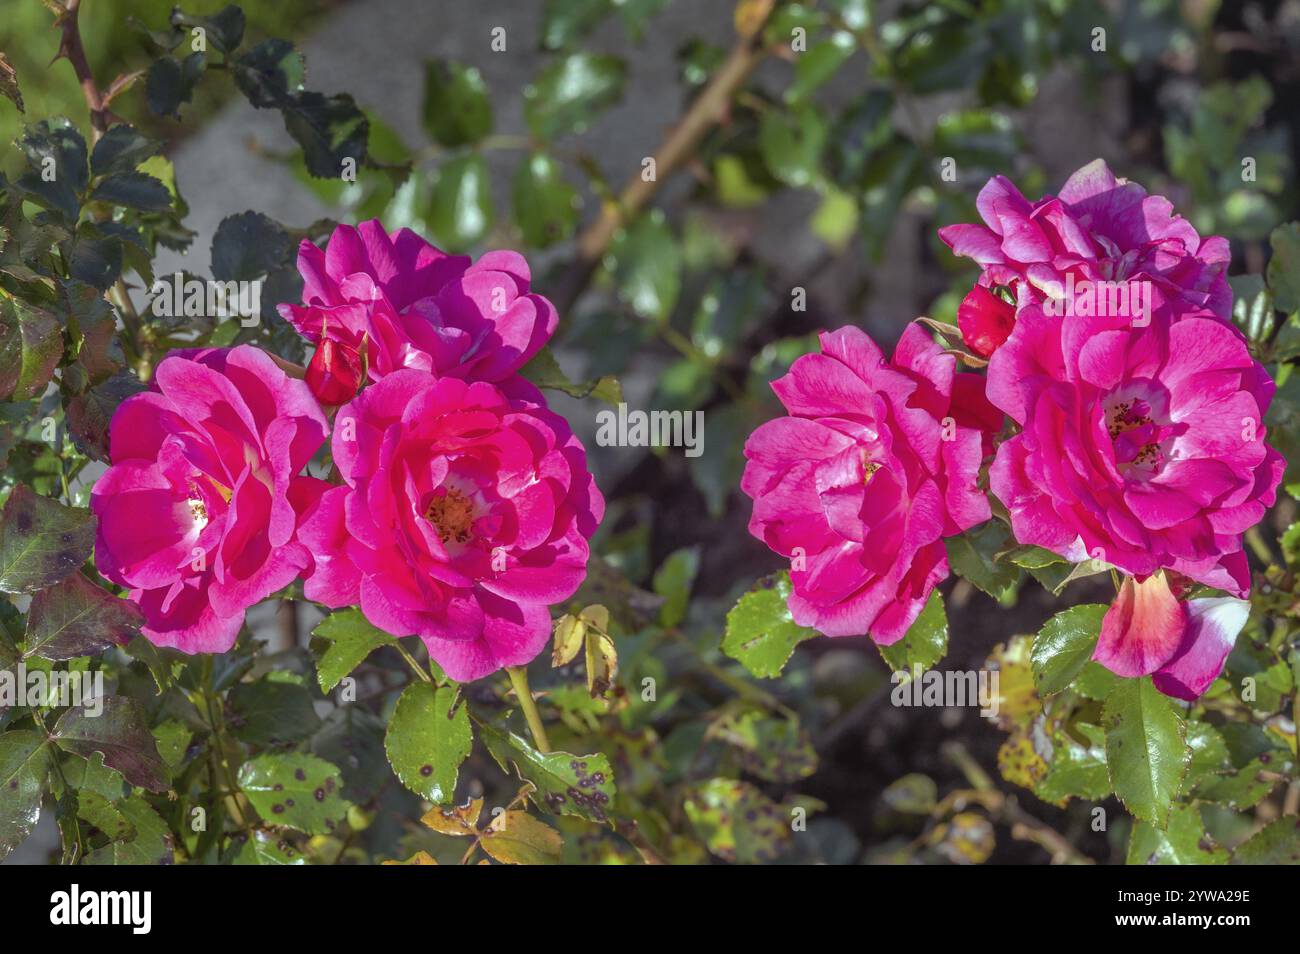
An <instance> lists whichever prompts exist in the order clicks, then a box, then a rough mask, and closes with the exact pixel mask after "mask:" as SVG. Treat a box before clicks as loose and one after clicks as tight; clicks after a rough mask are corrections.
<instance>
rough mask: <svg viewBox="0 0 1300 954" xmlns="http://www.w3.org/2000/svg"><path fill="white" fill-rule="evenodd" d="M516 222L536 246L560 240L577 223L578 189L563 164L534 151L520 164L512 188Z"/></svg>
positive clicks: (527, 240)
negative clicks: (563, 169) (562, 167)
mask: <svg viewBox="0 0 1300 954" xmlns="http://www.w3.org/2000/svg"><path fill="white" fill-rule="evenodd" d="M511 198H512V203H513V205H514V210H515V224H516V225H518V226H519V231H520V232H522V233H523V236H524V241H526V242H527V243H528V244H529V245H532V246H535V247H536V248H545V247H546V246H548V245H551V244H553V243H555V242H561V241H563V240H564V239H567V238H568V237H569V236H570V235H572V234H573V230H574V228H575V227H576V225H577V223H578V209H579V205H580V202H579V198H578V191H577V190H576V189H574V188H573V186H571V185H569V183H567V182H565V181H564V176H563V173H562V171H561V169H560V164H559V163H558V162H556V161H555V160H554V159H552V158H551V157H550V156H548V155H547V154H546V153H544V152H535V153H533V154H531V155H530V156H528V157H527V158H526V159H524V161H523V162H522V163H520V164H519V169H518V171H517V172H516V173H515V178H514V185H513V188H512V192H511Z"/></svg>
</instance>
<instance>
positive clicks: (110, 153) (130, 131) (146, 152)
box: [90, 123, 163, 176]
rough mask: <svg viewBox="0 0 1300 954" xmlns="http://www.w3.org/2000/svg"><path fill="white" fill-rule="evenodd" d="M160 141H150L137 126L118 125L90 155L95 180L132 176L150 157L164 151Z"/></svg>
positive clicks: (100, 141)
mask: <svg viewBox="0 0 1300 954" xmlns="http://www.w3.org/2000/svg"><path fill="white" fill-rule="evenodd" d="M162 148H163V144H162V142H161V141H160V140H157V139H150V138H149V137H148V136H146V135H144V134H143V133H142V132H140V131H139V130H137V129H136V128H135V127H134V126H131V125H129V124H127V123H118V124H117V125H115V126H110V127H109V129H108V132H106V133H104V135H103V136H101V137H100V140H99V142H97V143H95V148H94V150H92V151H91V154H90V171H91V174H92V175H95V176H106V175H112V174H114V173H123V172H131V171H133V170H134V169H135V168H136V166H138V165H140V163H142V162H144V161H145V160H146V159H148V158H149V157H150V156H156V155H157V154H158V153H159V152H161V151H162Z"/></svg>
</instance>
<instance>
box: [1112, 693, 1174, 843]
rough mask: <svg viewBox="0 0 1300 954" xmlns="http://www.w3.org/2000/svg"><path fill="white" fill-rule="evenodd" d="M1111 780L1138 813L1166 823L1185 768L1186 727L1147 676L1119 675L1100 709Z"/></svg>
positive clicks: (1159, 825)
mask: <svg viewBox="0 0 1300 954" xmlns="http://www.w3.org/2000/svg"><path fill="white" fill-rule="evenodd" d="M1102 723H1103V725H1104V727H1105V729H1106V764H1107V766H1108V767H1109V769H1110V781H1111V785H1112V786H1113V787H1114V789H1115V794H1116V795H1117V796H1119V800H1120V801H1121V802H1123V803H1124V806H1125V807H1126V808H1127V809H1128V810H1129V811H1130V812H1132V813H1133V815H1134V816H1135V817H1137V818H1140V819H1142V820H1143V821H1146V822H1150V823H1151V824H1152V825H1154V826H1155V827H1157V828H1159V829H1162V830H1163V829H1165V828H1166V826H1167V824H1168V821H1169V810H1170V806H1171V805H1172V804H1173V799H1174V796H1175V795H1176V794H1178V788H1179V786H1180V784H1181V783H1182V780H1183V773H1184V772H1185V771H1186V770H1187V762H1188V759H1189V757H1190V752H1189V750H1188V748H1187V729H1186V726H1185V725H1184V723H1183V719H1182V716H1180V715H1179V714H1178V710H1177V709H1176V708H1175V707H1174V704H1173V702H1172V701H1170V699H1169V697H1168V696H1166V695H1164V694H1162V693H1161V692H1160V690H1158V689H1157V688H1156V687H1155V685H1154V684H1153V683H1152V682H1151V677H1149V676H1143V677H1142V678H1141V679H1121V680H1120V681H1119V684H1118V685H1116V687H1115V688H1114V690H1112V692H1111V694H1110V695H1109V696H1108V697H1107V699H1106V704H1105V707H1104V708H1103V710H1102Z"/></svg>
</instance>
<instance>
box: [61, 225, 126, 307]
mask: <svg viewBox="0 0 1300 954" xmlns="http://www.w3.org/2000/svg"><path fill="white" fill-rule="evenodd" d="M124 256H125V249H124V246H123V244H122V240H121V239H120V238H119V237H118V236H116V235H106V236H101V235H100V234H99V232H98V230H89V229H86V228H85V227H83V229H82V233H81V234H79V235H78V236H77V240H76V241H75V242H74V243H73V245H72V255H71V256H70V259H69V262H68V274H69V275H71V276H72V277H73V278H75V279H77V280H78V281H83V282H86V283H87V284H88V285H93V286H95V287H96V288H98V289H99V290H100V291H107V290H108V287H109V286H110V285H112V284H113V283H114V282H115V281H117V280H118V279H119V278H121V277H122V263H123V261H124Z"/></svg>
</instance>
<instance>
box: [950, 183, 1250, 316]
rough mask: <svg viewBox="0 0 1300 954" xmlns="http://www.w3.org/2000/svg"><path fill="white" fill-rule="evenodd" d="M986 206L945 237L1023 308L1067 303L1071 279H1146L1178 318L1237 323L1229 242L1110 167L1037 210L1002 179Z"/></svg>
mask: <svg viewBox="0 0 1300 954" xmlns="http://www.w3.org/2000/svg"><path fill="white" fill-rule="evenodd" d="M976 205H977V207H978V209H979V213H980V218H982V219H983V220H984V224H983V225H949V226H946V227H945V228H941V229H940V230H939V237H940V238H941V239H943V241H944V242H946V243H947V245H948V246H949V247H950V248H951V249H952V250H953V251H954V252H955V253H956V254H958V255H962V256H965V257H967V258H973V259H974V260H975V261H976V262H978V263H979V264H980V266H981V267H982V268H983V269H984V272H983V274H982V275H981V276H980V282H979V283H980V284H981V285H983V286H986V287H987V286H992V285H1007V286H1010V287H1011V288H1012V289H1013V290H1014V292H1015V294H1016V300H1017V303H1018V305H1019V307H1024V306H1025V305H1029V304H1042V303H1043V301H1044V300H1045V299H1046V298H1047V297H1053V298H1060V297H1062V295H1063V294H1064V290H1065V288H1066V285H1067V276H1071V277H1072V279H1073V281H1074V282H1076V283H1078V282H1081V281H1088V282H1093V283H1096V282H1104V281H1109V282H1123V281H1128V280H1132V279H1137V278H1141V279H1147V280H1149V281H1151V282H1152V283H1154V284H1155V286H1156V287H1157V288H1158V289H1159V290H1160V291H1161V293H1162V295H1163V297H1164V300H1165V302H1166V304H1167V305H1168V306H1169V307H1170V308H1171V309H1172V310H1173V311H1174V312H1175V313H1181V312H1183V311H1187V310H1191V311H1196V312H1205V311H1209V312H1211V313H1213V314H1214V315H1216V316H1217V317H1219V318H1221V319H1223V320H1225V321H1227V320H1228V319H1229V318H1230V317H1231V312H1232V291H1231V289H1230V288H1229V287H1228V281H1227V277H1226V270H1227V267H1228V262H1229V261H1230V258H1231V255H1230V252H1229V249H1228V242H1227V239H1224V238H1221V237H1219V236H1217V235H1215V236H1210V237H1209V238H1205V239H1202V238H1201V236H1200V235H1199V234H1197V231H1196V229H1194V228H1193V227H1192V225H1191V223H1190V222H1188V221H1187V220H1186V219H1184V218H1182V217H1181V216H1178V215H1175V214H1174V210H1173V205H1172V204H1171V203H1170V202H1169V200H1168V199H1166V198H1165V197H1164V196H1160V195H1147V193H1146V190H1145V189H1143V188H1142V187H1141V186H1140V185H1138V184H1137V183H1136V182H1129V181H1128V180H1127V179H1116V178H1115V176H1114V174H1113V173H1112V172H1111V171H1110V168H1109V167H1108V166H1107V165H1106V163H1105V162H1104V161H1103V160H1101V159H1097V160H1094V161H1093V162H1090V163H1089V164H1088V165H1086V166H1084V167H1083V168H1082V169H1080V170H1078V171H1077V172H1075V173H1074V175H1072V176H1070V178H1069V179H1068V180H1067V181H1066V183H1065V185H1064V186H1062V187H1061V191H1060V193H1059V194H1058V195H1055V196H1050V195H1049V196H1044V197H1043V198H1041V199H1039V200H1038V201H1037V202H1033V203H1031V202H1030V201H1029V200H1028V199H1026V198H1025V197H1024V196H1023V195H1021V194H1020V190H1018V189H1017V188H1016V187H1015V185H1013V184H1012V183H1011V181H1010V180H1009V179H1007V178H1005V177H1004V176H994V177H993V178H992V179H990V180H989V181H988V183H987V184H986V185H985V186H984V188H983V189H982V190H980V194H979V198H978V199H977V200H976Z"/></svg>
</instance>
